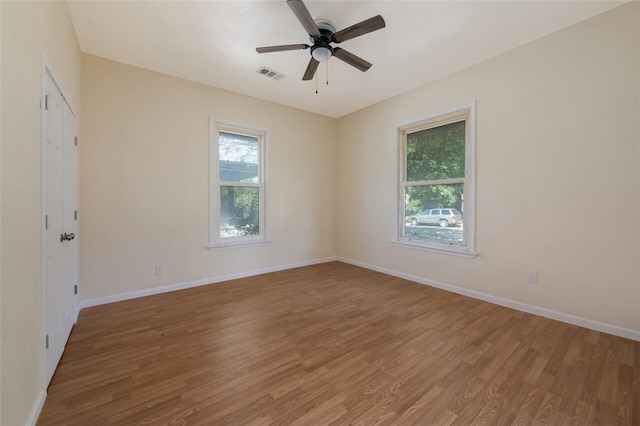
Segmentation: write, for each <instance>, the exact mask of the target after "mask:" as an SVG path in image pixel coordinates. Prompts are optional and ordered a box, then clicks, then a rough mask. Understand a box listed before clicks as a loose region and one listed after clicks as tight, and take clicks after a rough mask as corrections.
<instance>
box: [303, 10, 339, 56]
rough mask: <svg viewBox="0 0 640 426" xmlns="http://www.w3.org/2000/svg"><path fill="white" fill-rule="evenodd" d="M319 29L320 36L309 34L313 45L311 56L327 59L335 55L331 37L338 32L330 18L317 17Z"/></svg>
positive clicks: (316, 22) (316, 21)
mask: <svg viewBox="0 0 640 426" xmlns="http://www.w3.org/2000/svg"><path fill="white" fill-rule="evenodd" d="M314 22H315V24H316V26H317V27H318V30H319V31H320V35H319V36H312V35H310V36H309V40H311V43H313V45H312V46H311V56H313V57H314V58H315V59H316V60H317V61H320V62H322V61H326V60H327V59H329V58H330V57H332V56H333V47H331V37H333V35H334V34H335V32H336V27H335V25H334V24H333V22H331V21H330V20H328V19H316V20H314Z"/></svg>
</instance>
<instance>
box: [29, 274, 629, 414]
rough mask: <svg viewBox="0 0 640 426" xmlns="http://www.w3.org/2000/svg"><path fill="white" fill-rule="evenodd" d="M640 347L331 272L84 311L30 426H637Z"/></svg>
mask: <svg viewBox="0 0 640 426" xmlns="http://www.w3.org/2000/svg"><path fill="white" fill-rule="evenodd" d="M639 411H640V343H638V342H634V341H631V340H627V339H623V338H619V337H614V336H611V335H608V334H604V333H599V332H596V331H592V330H588V329H584V328H580V327H576V326H572V325H568V324H564V323H561V322H558V321H553V320H549V319H546V318H542V317H538V316H534V315H530V314H526V313H523V312H519V311H515V310H512V309H508V308H504V307H500V306H497V305H492V304H490V303H485V302H482V301H478V300H474V299H471V298H467V297H464V296H459V295H456V294H452V293H448V292H445V291H441V290H438V289H434V288H430V287H427V286H423V285H420V284H416V283H412V282H409V281H405V280H402V279H399V278H395V277H391V276H387V275H384V274H380V273H377V272H373V271H369V270H366V269H361V268H358V267H355V266H351V265H347V264H343V263H338V262H333V263H326V264H321V265H315V266H310V267H305V268H299V269H292V270H288V271H283V272H276V273H272V274H267V275H263V276H258V277H252V278H246V279H240V280H235V281H230V282H226V283H220V284H215V285H210V286H204V287H198V288H193V289H189V290H183V291H178V292H173V293H165V294H161V295H157V296H150V297H145V298H141V299H135V300H129V301H124V302H118V303H112V304H109V305H102V306H97V307H93V308H88V309H83V310H82V311H81V312H80V317H79V319H78V323H77V324H76V326H75V328H74V330H73V332H72V334H71V337H70V340H69V343H68V345H67V348H66V351H65V353H64V356H63V358H62V360H61V362H60V366H59V367H58V370H57V371H56V373H55V376H54V378H53V380H52V382H51V385H50V387H49V393H48V397H47V401H46V403H45V405H44V408H43V410H42V414H41V416H40V419H39V422H38V424H39V425H54V424H64V425H103V424H114V425H134V424H135V425H137V424H147V425H162V424H176V425H179V424H188V425H254V426H257V425H270V424H296V425H329V424H331V425H343V424H358V425H374V424H386V425H409V424H419V425H448V424H456V425H481V424H486V425H501V424H509V425H510V424H514V425H529V424H550V425H571V424H573V425H589V424H598V425H618V424H619V425H625V424H626V425H639V424H640V413H639Z"/></svg>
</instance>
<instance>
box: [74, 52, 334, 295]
mask: <svg viewBox="0 0 640 426" xmlns="http://www.w3.org/2000/svg"><path fill="white" fill-rule="evenodd" d="M265 84H277V83H274V82H272V81H269V80H266V79H265ZM309 96H314V95H313V93H310V94H309ZM82 102H83V107H84V112H85V113H84V115H83V120H82V122H81V128H82V134H83V137H82V140H81V143H80V156H81V158H82V161H81V170H80V283H81V286H80V297H81V299H82V300H87V299H94V298H99V297H104V296H110V295H117V294H121V293H126V292H132V291H139V290H145V289H150V288H154V287H160V286H163V285H170V284H177V283H184V282H189V281H193V280H200V279H206V278H214V277H218V276H224V275H229V274H235V273H242V272H246V271H252V270H259V269H262V268H269V267H274V266H279V265H287V264H292V263H298V262H307V261H312V260H315V259H323V258H326V257H328V256H333V255H334V254H335V252H336V249H335V246H334V243H335V236H334V229H335V222H334V194H335V192H336V188H337V186H336V181H335V175H336V168H335V167H336V166H335V157H336V122H335V120H333V119H330V118H326V117H322V116H319V115H315V114H311V113H306V112H302V111H299V110H295V109H291V108H287V107H283V106H280V105H276V104H273V103H269V102H264V101H260V100H257V99H254V98H250V97H246V96H242V95H238V94H235V93H231V92H227V91H224V90H219V89H215V88H211V87H207V86H203V85H200V84H196V83H192V82H188V81H185V80H181V79H177V78H173V77H169V76H166V75H162V74H158V73H154V72H150V71H146V70H143V69H140V68H134V67H131V66H127V65H123V64H120V63H116V62H112V61H108V60H105V59H100V58H97V57H94V56H89V55H83V61H82ZM209 116H214V117H217V118H219V119H224V120H229V121H233V122H239V123H245V124H247V125H252V126H258V127H263V128H267V129H268V130H269V131H270V133H269V137H270V141H269V144H268V146H267V174H268V177H267V221H268V232H269V239H270V240H272V241H273V242H272V244H270V245H267V246H261V247H251V248H235V249H225V250H214V251H209V250H207V245H208V238H209V195H208V194H209ZM155 265H162V267H163V272H164V273H163V275H161V276H158V275H154V267H155Z"/></svg>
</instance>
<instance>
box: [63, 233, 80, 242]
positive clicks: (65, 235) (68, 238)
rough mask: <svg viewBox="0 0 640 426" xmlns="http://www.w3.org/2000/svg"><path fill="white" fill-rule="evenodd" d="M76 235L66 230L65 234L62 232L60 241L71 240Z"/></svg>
mask: <svg viewBox="0 0 640 426" xmlns="http://www.w3.org/2000/svg"><path fill="white" fill-rule="evenodd" d="M75 237H76V234H74V233H73V232H71V233H70V234H67V233H66V232H65V233H64V234H60V242H63V241H65V240H66V241H71V240H73V239H74V238H75Z"/></svg>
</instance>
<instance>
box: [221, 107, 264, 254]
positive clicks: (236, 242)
mask: <svg viewBox="0 0 640 426" xmlns="http://www.w3.org/2000/svg"><path fill="white" fill-rule="evenodd" d="M220 132H225V133H234V134H237V135H243V136H251V137H255V138H257V139H258V182H257V183H254V182H223V181H221V180H220V162H219V157H220ZM209 138H210V140H209V158H210V166H209V170H210V173H209V175H210V179H209V196H210V206H209V246H208V248H209V250H216V249H224V248H233V247H250V246H259V245H264V244H268V243H269V242H270V241H268V239H267V219H266V211H267V202H266V198H267V196H266V178H267V172H266V164H267V161H266V146H267V145H268V140H269V131H268V130H267V129H264V128H259V127H255V126H249V125H245V124H239V123H234V122H230V121H226V120H220V119H217V118H215V117H210V118H209ZM222 186H246V187H253V188H258V190H259V198H258V203H259V206H258V217H259V218H258V222H259V229H260V234H259V235H244V236H237V237H222V236H221V235H220V220H221V219H220V218H221V212H220V187H222Z"/></svg>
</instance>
